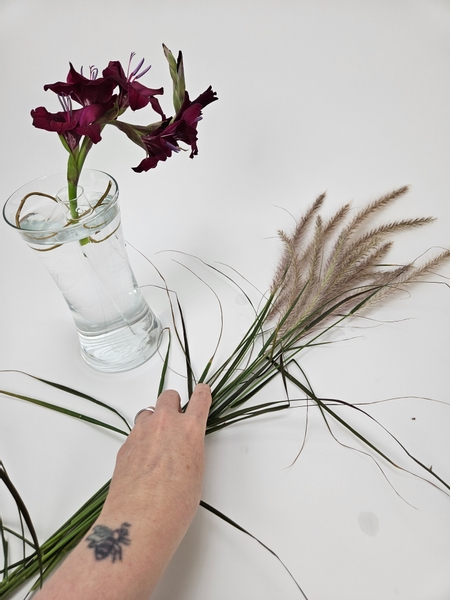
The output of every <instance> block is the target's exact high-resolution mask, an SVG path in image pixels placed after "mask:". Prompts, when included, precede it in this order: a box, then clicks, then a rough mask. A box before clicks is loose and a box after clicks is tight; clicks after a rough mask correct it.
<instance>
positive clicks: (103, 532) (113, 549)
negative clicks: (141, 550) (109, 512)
mask: <svg viewBox="0 0 450 600" xmlns="http://www.w3.org/2000/svg"><path fill="white" fill-rule="evenodd" d="M129 527H131V525H130V523H122V525H121V526H120V527H119V528H118V529H110V528H109V527H106V525H95V527H94V531H93V533H91V535H88V537H87V538H86V541H87V542H88V548H93V550H94V556H95V560H104V559H105V558H108V556H110V557H111V560H112V562H116V560H122V546H129V545H130V542H131V540H130V538H129V537H128V528H129Z"/></svg>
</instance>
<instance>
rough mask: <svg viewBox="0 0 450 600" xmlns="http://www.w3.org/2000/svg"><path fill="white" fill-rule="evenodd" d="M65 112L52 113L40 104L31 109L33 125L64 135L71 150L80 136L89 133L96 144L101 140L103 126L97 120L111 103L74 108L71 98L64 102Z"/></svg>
mask: <svg viewBox="0 0 450 600" xmlns="http://www.w3.org/2000/svg"><path fill="white" fill-rule="evenodd" d="M63 106H64V108H65V110H64V112H57V113H50V112H48V110H47V109H46V108H44V107H43V106H39V107H38V108H36V109H35V110H32V111H31V116H32V118H33V125H34V126H35V127H37V128H38V129H45V130H46V131H56V133H58V134H59V135H62V136H63V137H64V139H65V140H66V142H67V145H68V146H69V148H70V149H71V150H74V149H75V148H76V147H77V145H78V142H79V141H80V138H81V137H82V136H84V135H87V136H88V137H89V138H90V139H91V140H92V142H93V143H94V144H97V143H98V142H99V141H100V140H101V135H100V132H101V127H100V125H99V124H98V123H96V122H95V121H97V119H99V118H100V117H101V116H102V115H103V114H104V113H105V111H106V110H107V109H108V108H111V107H112V103H111V102H110V103H109V105H101V104H92V105H90V106H86V107H84V108H79V109H76V110H72V107H71V103H70V101H69V99H67V98H66V99H65V102H63Z"/></svg>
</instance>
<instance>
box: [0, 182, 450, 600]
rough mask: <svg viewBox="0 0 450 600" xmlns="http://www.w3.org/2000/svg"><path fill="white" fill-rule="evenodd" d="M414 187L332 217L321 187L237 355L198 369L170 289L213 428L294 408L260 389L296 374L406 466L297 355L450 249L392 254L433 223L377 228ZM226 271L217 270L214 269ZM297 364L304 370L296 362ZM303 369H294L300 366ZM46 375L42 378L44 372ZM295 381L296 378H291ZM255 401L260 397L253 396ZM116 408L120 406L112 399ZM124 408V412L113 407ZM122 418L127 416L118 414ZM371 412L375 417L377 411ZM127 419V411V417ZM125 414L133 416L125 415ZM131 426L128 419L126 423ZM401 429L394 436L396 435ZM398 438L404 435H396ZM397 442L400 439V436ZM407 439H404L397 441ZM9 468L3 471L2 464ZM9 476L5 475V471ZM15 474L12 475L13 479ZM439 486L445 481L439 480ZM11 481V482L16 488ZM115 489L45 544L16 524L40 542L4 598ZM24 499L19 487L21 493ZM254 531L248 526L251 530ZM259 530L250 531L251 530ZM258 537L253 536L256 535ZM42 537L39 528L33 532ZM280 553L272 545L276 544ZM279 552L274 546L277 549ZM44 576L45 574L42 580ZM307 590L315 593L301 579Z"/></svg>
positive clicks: (286, 240)
mask: <svg viewBox="0 0 450 600" xmlns="http://www.w3.org/2000/svg"><path fill="white" fill-rule="evenodd" d="M406 191H407V187H402V188H399V189H397V190H394V191H393V192H391V193H389V194H386V195H385V196H382V197H381V198H379V199H377V200H375V201H374V202H372V203H371V204H369V205H368V206H366V207H365V208H362V209H360V210H359V211H357V212H356V214H355V215H354V216H353V217H352V216H351V214H350V212H351V206H350V204H346V205H345V206H343V207H342V208H341V209H339V210H338V211H337V212H336V213H335V214H334V215H333V216H332V217H331V218H329V219H327V220H323V218H322V217H321V215H320V209H321V208H322V206H323V204H324V200H325V194H322V195H321V196H319V197H318V198H317V200H316V201H315V202H314V203H313V205H312V206H311V208H310V209H309V210H308V211H307V212H306V213H305V215H304V216H303V218H302V219H301V220H300V221H299V222H298V223H297V225H296V227H295V229H294V231H293V233H292V234H290V235H288V234H286V233H284V232H279V236H280V238H281V240H282V242H283V245H284V252H283V254H282V257H281V260H280V262H279V265H278V268H277V270H276V273H275V277H274V280H273V282H272V285H271V288H270V292H269V293H268V295H267V297H266V298H265V299H264V300H263V302H262V305H261V307H260V308H259V309H258V310H255V318H254V321H253V323H251V325H250V327H249V329H248V331H247V333H246V334H245V335H244V336H243V338H242V339H241V340H240V341H239V343H238V344H237V345H236V348H235V349H234V351H233V352H232V353H231V355H230V356H229V357H228V358H227V359H226V360H225V361H224V362H223V363H222V364H221V365H220V366H219V367H218V368H215V367H213V365H214V363H215V361H216V358H217V348H216V351H215V352H214V355H213V356H212V358H211V359H210V360H209V361H208V363H207V365H206V366H205V368H204V369H203V371H202V373H201V374H200V375H199V376H197V375H196V374H195V373H194V371H193V368H192V364H191V358H190V348H189V340H188V336H187V330H186V327H185V322H184V316H183V312H182V310H181V306H180V304H179V302H178V300H177V301H176V302H174V301H173V299H172V298H173V296H172V294H171V293H170V292H169V290H168V289H167V292H168V297H169V299H170V303H171V308H172V314H173V316H174V323H173V329H174V332H175V335H176V337H177V339H178V341H179V342H180V344H181V347H182V349H183V352H184V356H185V359H186V373H187V387H188V394H189V397H190V395H191V392H192V389H193V387H194V384H195V383H196V382H206V383H208V384H209V385H210V386H211V389H212V395H213V402H212V406H211V411H210V415H209V419H208V425H207V434H211V433H213V432H215V431H217V430H219V429H222V428H223V427H227V426H229V425H232V424H234V423H237V422H239V421H242V420H246V419H250V418H253V417H257V416H259V415H262V414H266V413H269V412H273V411H279V410H285V409H289V408H290V407H291V402H290V400H289V398H288V397H287V398H286V399H285V400H281V401H275V402H265V403H260V404H258V403H257V401H256V403H255V401H254V400H252V399H254V397H255V396H256V395H257V394H258V392H260V391H261V390H262V389H263V388H264V387H265V386H266V385H267V383H268V382H270V381H271V380H272V379H274V378H275V377H281V378H282V379H283V381H284V383H285V384H287V382H288V381H289V382H291V383H292V384H294V385H295V386H296V387H297V388H298V389H299V390H300V391H301V392H302V393H303V394H304V398H305V400H306V402H307V403H308V402H312V403H315V404H316V405H317V406H318V408H319V410H320V412H321V414H322V416H323V417H324V419H325V421H326V422H327V425H328V421H327V419H330V418H331V419H335V420H336V421H337V422H339V423H340V424H341V425H342V426H344V427H345V428H347V430H348V431H349V432H350V433H351V434H352V435H353V436H355V437H356V438H357V439H358V440H359V441H360V442H362V443H363V444H365V445H366V447H367V448H368V449H369V450H370V451H371V452H372V453H374V454H376V455H378V457H379V458H382V459H384V460H386V461H387V462H388V463H390V464H391V465H393V466H395V467H397V466H398V465H396V464H395V463H394V461H393V460H391V459H390V458H389V456H387V454H386V453H385V452H384V451H383V450H382V449H381V448H379V447H377V446H376V445H375V444H374V443H372V442H371V441H370V440H369V439H367V438H366V437H365V436H364V435H362V434H361V433H360V432H358V431H357V430H356V429H355V428H354V427H353V426H351V425H350V424H349V423H347V422H346V421H345V419H344V418H343V417H342V416H341V415H339V414H338V413H337V412H336V411H335V410H334V408H333V407H334V406H335V405H336V403H338V401H331V402H330V401H329V400H324V399H321V398H318V397H317V396H316V395H315V394H314V391H313V389H312V387H311V385H310V384H309V381H308V380H307V378H306V377H304V378H303V380H300V379H301V378H299V376H298V375H296V374H295V373H298V372H300V374H301V373H302V371H301V367H300V365H299V364H298V362H297V358H298V354H299V353H300V352H301V351H302V350H303V349H305V348H311V347H312V346H315V345H318V344H320V343H321V342H320V339H321V338H322V336H324V335H325V334H326V333H327V332H328V331H330V330H331V329H332V328H334V327H336V326H337V325H339V324H343V322H344V321H345V320H346V319H347V318H349V317H352V316H354V315H357V314H360V313H362V312H363V311H367V310H368V309H369V308H370V307H372V306H373V305H374V304H376V303H379V302H381V301H384V300H386V299H387V298H389V297H390V296H391V295H392V294H393V293H394V292H396V291H398V290H403V289H405V287H407V286H409V285H411V284H412V283H414V282H416V281H418V280H420V279H422V278H423V277H425V276H426V275H428V274H431V273H433V271H434V270H435V269H436V268H437V267H439V266H440V265H441V264H442V263H443V262H444V261H445V260H447V259H448V258H450V250H444V251H441V252H440V253H438V254H437V255H436V256H435V257H434V258H432V259H430V260H428V261H425V262H423V263H422V264H419V265H416V264H415V261H411V262H409V263H407V264H404V265H400V266H398V265H394V266H389V265H386V264H383V262H382V261H383V259H384V258H385V257H386V255H387V253H388V251H389V250H390V249H391V247H392V244H393V241H392V239H391V237H392V236H393V235H396V234H397V233H400V232H402V231H405V230H409V229H414V228H418V227H421V226H423V225H426V224H428V223H431V222H432V221H433V219H432V218H430V217H425V218H415V219H403V220H397V221H392V222H388V223H385V224H381V225H376V226H373V227H370V220H371V218H372V217H373V216H375V215H377V214H378V213H379V212H380V211H382V209H384V208H386V207H387V206H389V205H390V203H391V202H393V201H394V200H395V199H397V198H399V197H401V196H402V195H404V194H405V192H406ZM215 270H216V271H217V269H215ZM169 351H170V344H169V349H168V350H167V354H166V357H165V360H164V366H163V369H162V375H161V381H160V388H159V389H160V391H162V389H163V387H164V381H165V375H166V372H167V369H168V366H169V362H170V358H169ZM294 368H295V371H294ZM293 371H294V372H293ZM41 381H43V380H41ZM44 383H46V384H48V385H53V386H55V387H57V388H59V389H61V390H63V391H64V392H70V393H73V394H76V395H78V396H80V397H82V398H84V399H85V400H89V401H91V402H94V403H96V404H101V405H102V406H103V407H104V408H109V407H107V406H106V405H105V404H104V403H101V402H99V401H98V400H96V399H94V398H92V397H89V396H87V395H86V394H82V393H81V392H78V391H76V390H71V389H70V388H67V387H66V386H62V385H60V384H55V383H53V382H48V381H44ZM286 390H287V387H286ZM2 393H6V394H8V395H10V396H13V397H19V398H21V399H22V400H27V401H30V402H34V403H37V404H41V405H44V406H47V407H49V408H53V409H54V410H59V411H61V412H66V413H67V414H68V415H70V416H75V417H76V418H78V419H84V420H86V421H88V422H91V423H93V422H95V423H96V424H97V425H101V426H103V427H107V428H109V429H114V430H115V431H117V432H119V433H122V434H124V435H127V431H123V430H119V429H117V428H115V427H113V426H111V425H109V424H107V423H103V422H100V421H98V420H96V419H95V420H93V419H92V418H91V417H88V416H86V415H83V414H81V413H74V412H73V411H68V410H66V409H62V408H61V407H56V406H54V405H51V404H48V403H45V402H42V401H39V400H36V399H33V398H28V397H25V396H20V395H18V394H15V393H12V392H7V391H3V392H2ZM251 400H252V401H251ZM342 404H345V405H346V406H348V407H351V408H355V409H356V410H358V411H359V412H360V413H362V414H367V413H365V412H364V411H363V410H362V409H361V408H360V407H356V406H354V405H351V404H348V403H345V402H342ZM110 410H113V409H111V408H110ZM114 412H115V413H116V415H117V411H115V410H114ZM119 416H120V417H121V418H122V419H123V417H122V416H121V415H119ZM370 418H371V417H370ZM123 420H125V419H123ZM125 422H126V421H125ZM127 426H128V429H129V425H128V424H127ZM392 437H393V436H392ZM394 439H396V438H394ZM396 441H397V442H398V440H396ZM398 443H399V444H400V442H398ZM400 446H401V448H402V449H403V450H404V451H405V452H406V454H407V455H408V457H409V458H411V459H412V460H414V461H415V462H416V463H417V464H418V465H419V466H420V467H421V468H422V469H424V470H425V471H426V472H427V475H428V476H430V478H434V479H431V480H429V481H430V482H431V481H438V482H439V485H440V486H441V487H440V489H442V488H445V489H446V490H450V486H449V485H448V484H447V483H446V482H445V481H444V480H443V479H442V478H440V477H439V476H438V475H437V474H436V473H435V472H434V471H432V470H431V469H430V468H428V467H426V466H425V465H424V464H423V463H422V462H421V461H419V460H418V459H416V458H415V457H414V456H412V455H411V454H410V453H409V452H408V451H407V450H406V449H405V448H404V447H403V446H402V445H401V444H400ZM0 475H2V472H1V471H0ZM3 475H4V477H3V479H4V480H5V481H6V475H5V473H3ZM8 481H9V479H8ZM434 485H437V484H435V483H434ZM10 489H11V488H10ZM108 489H109V482H108V483H107V484H106V485H104V486H103V487H102V488H101V489H100V490H99V491H98V493H97V494H95V495H94V496H93V497H92V498H91V499H90V500H89V501H88V502H86V504H85V505H84V506H83V507H82V508H81V509H80V510H79V511H77V513H76V514H75V515H73V517H72V518H71V519H69V521H68V522H67V523H65V524H64V525H63V526H62V527H61V528H60V529H59V530H58V531H57V532H55V533H54V534H53V536H51V538H50V539H49V540H47V541H46V542H44V543H43V544H42V545H41V546H39V547H37V546H36V542H34V543H31V542H27V541H26V539H25V536H24V534H23V533H15V534H14V535H16V536H18V537H19V538H21V539H22V540H23V541H24V544H25V543H26V544H28V545H29V546H31V547H32V549H33V550H32V552H31V554H29V555H28V556H25V552H24V556H23V559H22V560H20V561H18V562H16V563H15V564H12V565H11V564H8V563H7V556H6V552H5V561H4V563H5V566H4V568H3V569H2V570H0V573H2V574H3V580H2V582H1V583H0V596H1V597H2V598H4V599H5V600H6V599H7V598H8V597H9V596H10V595H11V594H12V593H13V592H14V591H15V590H16V589H17V588H18V587H19V586H20V585H22V584H23V583H24V582H25V581H27V580H28V579H29V578H30V577H32V576H35V575H36V574H38V573H39V571H40V572H41V577H40V579H41V580H42V579H43V578H44V577H45V576H47V575H48V574H49V573H50V572H51V570H52V569H53V568H54V567H55V566H56V564H57V563H58V562H59V561H60V560H61V558H63V557H64V556H65V555H66V554H67V553H68V552H70V550H72V548H74V547H75V545H76V544H77V543H78V542H79V540H80V539H82V538H83V537H84V536H85V535H86V533H87V532H88V530H89V529H90V527H91V526H92V524H93V522H94V521H95V519H96V518H97V516H98V514H99V512H100V511H101V507H102V505H103V502H104V501H105V498H106V496H107V493H108ZM15 498H16V500H17V493H16V492H15ZM202 506H203V507H204V508H206V509H208V510H210V511H212V512H213V513H214V514H216V515H217V516H219V517H221V518H223V519H225V520H226V521H227V522H228V523H230V524H231V525H233V526H235V527H237V528H238V529H240V530H241V531H245V530H244V529H243V528H242V527H240V526H239V525H237V524H236V523H234V522H233V521H232V520H231V519H229V518H228V517H226V516H225V515H223V514H222V513H220V512H219V511H217V510H216V509H214V508H213V507H211V506H209V505H207V504H205V503H203V502H202ZM18 508H19V512H21V514H22V515H24V516H25V517H24V520H25V521H26V522H28V518H27V517H26V512H25V511H26V508H25V507H24V505H23V503H21V501H20V499H19V500H18ZM6 533H11V530H10V529H7V528H6V527H4V526H3V525H2V522H1V520H0V538H1V539H2V540H3V547H4V548H6ZM245 533H248V532H245ZM249 535H250V534H249ZM252 537H253V536H252ZM33 539H35V536H34V535H33ZM271 552H272V551H271ZM273 554H274V553H273ZM37 585H39V581H38V582H36V584H35V587H36V586H37ZM297 586H298V588H299V590H300V592H301V593H302V594H303V596H304V598H306V595H305V594H304V592H303V591H302V590H301V588H300V586H299V585H298V584H297Z"/></svg>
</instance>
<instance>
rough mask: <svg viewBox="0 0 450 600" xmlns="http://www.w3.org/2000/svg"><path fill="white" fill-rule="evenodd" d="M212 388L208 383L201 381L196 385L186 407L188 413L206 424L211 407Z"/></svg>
mask: <svg viewBox="0 0 450 600" xmlns="http://www.w3.org/2000/svg"><path fill="white" fill-rule="evenodd" d="M211 400H212V399H211V389H210V387H209V385H206V383H199V384H197V385H196V386H195V389H194V391H193V393H192V396H191V399H190V401H189V404H188V406H187V408H186V414H189V415H191V416H193V417H196V418H197V419H199V420H200V421H202V422H203V423H204V424H205V426H206V420H207V419H208V414H209V409H210V407H211Z"/></svg>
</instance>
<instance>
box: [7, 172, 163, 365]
mask: <svg viewBox="0 0 450 600" xmlns="http://www.w3.org/2000/svg"><path fill="white" fill-rule="evenodd" d="M118 199H119V190H118V186H117V183H116V181H115V180H114V179H113V178H112V177H111V176H110V175H108V174H107V173H103V172H101V171H93V170H83V172H82V175H81V178H80V181H79V186H78V189H77V198H76V200H75V201H71V202H69V201H68V193H67V180H66V174H65V173H57V174H54V175H49V176H47V177H43V178H41V179H37V180H35V181H32V182H30V183H28V184H27V185H25V186H23V187H21V188H20V189H19V190H17V191H16V192H15V193H14V194H13V195H12V196H11V197H10V198H9V199H8V201H7V202H6V204H5V207H4V210H3V215H4V218H5V220H6V222H7V223H8V224H9V225H11V227H14V228H15V229H16V230H17V231H18V232H19V234H20V235H21V237H22V238H23V239H24V240H25V241H26V242H27V244H28V245H29V246H30V248H32V249H33V250H34V251H35V253H36V255H37V256H39V258H40V259H41V261H42V262H43V263H44V265H45V266H46V268H47V270H48V272H49V273H50V275H51V276H52V277H53V279H54V281H55V283H56V284H57V286H58V288H59V289H60V291H61V293H62V295H63V296H64V298H65V300H66V302H67V305H68V307H69V309H70V312H71V314H72V317H73V320H74V322H75V325H76V328H77V331H78V336H79V341H80V346H81V354H82V356H83V358H84V359H85V361H86V362H87V363H88V364H89V365H90V366H91V367H93V368H94V369H98V370H100V371H105V372H119V371H126V370H129V369H133V368H134V367H137V366H139V365H141V364H142V363H144V362H145V361H147V360H148V359H149V358H150V357H151V356H152V355H153V354H154V353H155V351H156V349H157V347H158V343H159V339H160V334H161V325H160V323H159V321H158V319H157V318H156V317H155V315H154V314H153V312H152V311H151V309H150V307H149V306H148V304H147V303H146V301H145V300H144V298H143V297H142V295H141V292H140V290H139V288H138V286H137V284H136V280H135V277H134V275H133V271H132V270H131V267H130V264H129V260H128V256H127V251H126V248H125V243H124V239H123V233H122V227H121V223H120V210H119V202H118Z"/></svg>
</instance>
